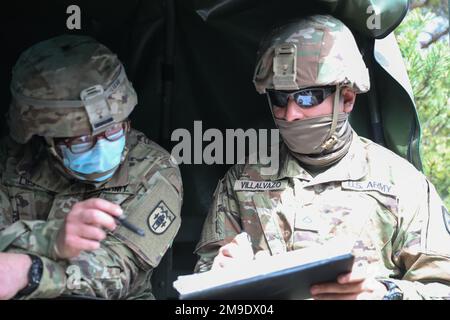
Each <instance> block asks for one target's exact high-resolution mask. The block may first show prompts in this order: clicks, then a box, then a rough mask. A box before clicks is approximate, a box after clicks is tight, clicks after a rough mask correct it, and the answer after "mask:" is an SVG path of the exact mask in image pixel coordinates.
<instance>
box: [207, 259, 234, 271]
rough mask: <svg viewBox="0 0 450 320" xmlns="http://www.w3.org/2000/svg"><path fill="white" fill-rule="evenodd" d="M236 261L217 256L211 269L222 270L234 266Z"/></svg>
mask: <svg viewBox="0 0 450 320" xmlns="http://www.w3.org/2000/svg"><path fill="white" fill-rule="evenodd" d="M235 262H236V260H235V259H233V258H229V257H225V256H217V257H216V258H215V259H214V262H213V266H212V268H213V269H223V268H227V267H230V266H232V265H233V264H235Z"/></svg>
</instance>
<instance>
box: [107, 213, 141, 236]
mask: <svg viewBox="0 0 450 320" xmlns="http://www.w3.org/2000/svg"><path fill="white" fill-rule="evenodd" d="M114 219H115V220H116V221H117V222H118V223H119V224H121V225H122V226H124V227H125V228H127V229H128V230H130V231H133V232H134V233H136V234H137V235H140V236H141V237H145V233H144V230H142V229H141V228H138V227H136V226H135V225H134V224H132V223H131V222H129V221H127V220H126V219H125V217H124V216H120V217H114Z"/></svg>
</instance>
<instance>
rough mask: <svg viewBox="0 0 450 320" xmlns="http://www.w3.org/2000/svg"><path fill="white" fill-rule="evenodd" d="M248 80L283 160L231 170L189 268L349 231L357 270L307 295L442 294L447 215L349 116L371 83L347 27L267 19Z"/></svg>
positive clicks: (445, 290) (446, 276) (317, 20)
mask: <svg viewBox="0 0 450 320" xmlns="http://www.w3.org/2000/svg"><path fill="white" fill-rule="evenodd" d="M254 83H255V85H256V89H257V91H258V92H259V93H266V94H267V96H268V100H269V103H270V106H271V111H272V114H273V116H274V120H275V123H276V125H277V127H278V128H279V130H280V134H281V136H282V138H283V140H284V143H283V144H282V145H281V146H280V149H279V151H280V164H279V169H278V171H276V172H269V171H268V170H267V169H268V168H267V166H264V165H262V164H256V165H253V164H245V165H236V166H234V167H233V168H231V169H230V170H229V171H228V172H227V174H226V175H225V177H224V178H223V179H222V180H221V181H220V182H219V184H218V186H217V189H216V191H215V193H214V202H213V204H212V207H211V208H210V212H209V214H208V217H207V219H206V221H205V224H204V227H203V232H202V236H201V240H200V242H199V243H198V245H197V248H196V253H197V254H198V255H199V260H198V263H197V265H196V271H197V272H203V271H206V270H209V269H211V268H213V269H215V268H225V267H227V268H231V267H233V266H238V265H239V264H236V262H242V261H244V259H253V258H254V255H255V257H256V258H258V255H259V254H261V253H266V254H267V253H268V254H270V255H277V254H280V253H283V252H286V251H290V250H298V249H302V248H313V247H314V246H317V245H320V244H325V243H327V242H328V241H335V243H337V241H339V240H338V239H346V240H347V241H348V240H351V243H352V244H354V246H353V253H354V255H355V265H354V268H353V271H352V272H351V273H350V274H346V275H341V276H340V277H338V279H337V281H336V282H335V283H326V284H318V285H314V286H313V287H312V288H311V294H312V296H313V298H315V299H443V298H444V299H449V298H450V286H449V285H450V260H449V257H450V216H449V213H448V211H447V209H446V208H445V207H444V205H443V203H442V201H441V199H440V198H439V196H438V194H437V193H436V190H435V188H434V186H433V185H432V184H431V183H430V182H429V181H428V180H427V179H426V178H425V176H424V175H423V174H421V173H420V172H418V171H417V170H416V169H415V168H414V167H413V166H412V165H411V164H409V163H408V162H407V161H405V160H404V159H402V158H400V157H399V156H397V155H395V154H394V153H392V152H390V151H389V150H387V149H385V148H383V147H381V146H379V145H377V144H375V143H373V142H372V141H370V140H368V139H364V138H361V137H358V135H357V134H356V133H355V132H354V131H353V130H352V128H351V126H350V124H349V122H348V114H349V112H350V111H351V110H352V108H353V104H354V101H355V97H356V94H357V93H362V92H366V91H368V90H369V76H368V71H367V69H366V66H365V64H364V62H363V60H362V58H361V55H360V53H359V50H358V48H357V45H356V42H355V40H354V38H353V36H352V34H351V32H350V30H348V28H347V27H346V26H345V25H343V23H342V22H340V21H339V20H337V19H335V18H333V17H330V16H320V15H318V16H312V17H307V18H305V19H302V20H300V21H297V22H293V23H290V24H288V25H285V26H283V27H281V28H278V29H276V30H274V32H273V33H272V34H271V35H270V36H269V37H268V38H267V39H265V40H264V41H263V43H262V46H261V48H260V52H259V61H258V64H257V67H256V71H255V76H254ZM243 233H247V234H248V236H249V240H250V241H248V240H247V238H246V237H243V236H242V234H243ZM249 248H250V250H249Z"/></svg>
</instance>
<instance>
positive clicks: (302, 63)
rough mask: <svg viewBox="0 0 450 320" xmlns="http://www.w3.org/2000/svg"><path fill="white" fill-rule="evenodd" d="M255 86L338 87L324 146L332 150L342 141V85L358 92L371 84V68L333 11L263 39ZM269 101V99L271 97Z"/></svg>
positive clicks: (276, 30) (285, 87)
mask: <svg viewBox="0 0 450 320" xmlns="http://www.w3.org/2000/svg"><path fill="white" fill-rule="evenodd" d="M253 82H254V84H255V87H256V90H257V91H258V92H259V93H261V94H263V93H266V89H274V90H283V91H285V90H286V91H289V90H300V89H304V88H309V87H319V86H336V94H335V96H334V103H333V111H332V124H331V126H330V130H329V132H328V135H327V137H326V138H325V140H324V141H323V143H322V144H321V148H322V149H323V150H330V149H331V148H333V146H334V145H336V143H337V142H338V141H339V140H338V137H337V134H336V128H337V122H338V113H339V103H340V100H341V88H343V87H349V88H352V89H353V90H354V91H355V93H363V92H367V91H368V90H369V88H370V79H369V72H368V70H367V67H366V65H365V63H364V61H363V59H362V56H361V53H360V52H359V49H358V46H357V44H356V41H355V38H354V37H353V34H352V33H351V31H350V30H349V29H348V28H347V27H346V26H345V24H344V23H342V22H341V21H340V20H338V19H336V18H334V17H332V16H329V15H313V16H308V17H304V18H302V19H301V20H297V21H293V22H290V23H287V24H286V25H283V26H281V27H278V28H275V29H274V30H273V31H272V32H271V33H270V34H269V35H268V36H267V37H265V38H264V39H263V41H262V42H261V45H260V49H259V51H258V58H257V64H256V68H255V73H254V77H253ZM269 103H270V101H269Z"/></svg>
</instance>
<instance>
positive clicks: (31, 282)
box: [16, 254, 44, 298]
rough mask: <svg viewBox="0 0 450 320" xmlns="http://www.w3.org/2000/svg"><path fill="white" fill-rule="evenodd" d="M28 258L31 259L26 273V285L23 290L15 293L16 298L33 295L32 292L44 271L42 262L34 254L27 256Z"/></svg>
mask: <svg viewBox="0 0 450 320" xmlns="http://www.w3.org/2000/svg"><path fill="white" fill-rule="evenodd" d="M28 256H29V257H30V258H31V267H30V270H29V271H28V284H27V286H26V287H25V288H23V289H22V290H20V291H19V292H18V293H17V295H16V298H21V297H23V296H27V295H29V294H31V293H33V291H34V290H36V289H37V287H38V286H39V283H40V282H41V278H42V272H43V269H44V268H43V264H42V260H41V258H39V257H38V256H35V255H34V254H28Z"/></svg>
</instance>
